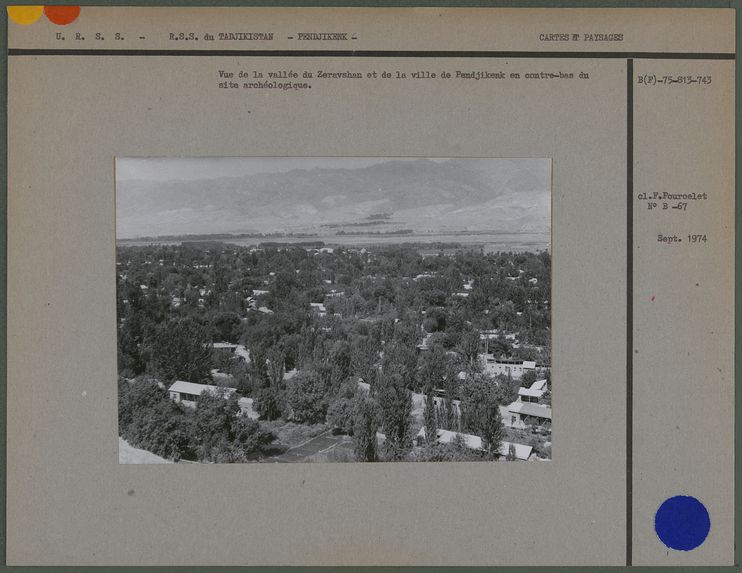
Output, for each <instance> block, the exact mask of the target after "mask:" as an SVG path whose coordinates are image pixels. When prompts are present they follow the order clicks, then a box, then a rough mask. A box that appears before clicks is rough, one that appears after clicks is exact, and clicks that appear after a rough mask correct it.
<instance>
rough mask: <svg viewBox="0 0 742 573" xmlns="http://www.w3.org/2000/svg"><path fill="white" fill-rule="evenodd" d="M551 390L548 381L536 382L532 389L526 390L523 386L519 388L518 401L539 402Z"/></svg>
mask: <svg viewBox="0 0 742 573" xmlns="http://www.w3.org/2000/svg"><path fill="white" fill-rule="evenodd" d="M548 389H549V386H548V384H547V383H546V380H536V381H535V382H534V383H533V384H531V386H530V388H524V387H523V386H521V387H520V388H518V401H519V402H538V401H539V400H540V399H541V397H542V396H543V395H544V394H546V391H547V390H548Z"/></svg>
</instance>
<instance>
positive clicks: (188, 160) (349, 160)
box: [116, 157, 445, 181]
mask: <svg viewBox="0 0 742 573" xmlns="http://www.w3.org/2000/svg"><path fill="white" fill-rule="evenodd" d="M415 159H420V158H419V157H413V158H398V157H119V158H117V159H116V180H117V181H126V180H132V179H144V180H148V181H168V180H173V179H181V180H184V181H191V180H197V179H212V178H215V177H240V176H243V175H253V174H255V173H278V172H281V171H291V170H292V169H312V168H313V167H322V168H324V169H333V168H343V169H353V168H356V167H368V166H369V165H374V164H376V163H384V162H386V161H413V160H415ZM427 159H431V161H445V159H439V160H437V159H435V158H427Z"/></svg>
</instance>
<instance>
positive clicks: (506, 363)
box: [480, 354, 536, 380]
mask: <svg viewBox="0 0 742 573" xmlns="http://www.w3.org/2000/svg"><path fill="white" fill-rule="evenodd" d="M480 360H482V367H483V368H484V371H485V373H486V374H489V375H490V376H497V375H498V374H504V375H505V376H508V375H510V376H511V377H512V378H513V379H514V380H520V378H521V377H522V376H523V374H525V373H526V372H530V371H534V372H535V371H536V363H535V362H534V361H532V360H507V359H497V358H495V357H494V356H493V355H492V354H482V355H480Z"/></svg>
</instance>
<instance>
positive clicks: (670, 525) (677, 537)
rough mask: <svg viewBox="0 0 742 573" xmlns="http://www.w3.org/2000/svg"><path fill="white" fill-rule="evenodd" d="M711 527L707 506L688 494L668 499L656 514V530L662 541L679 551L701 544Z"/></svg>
mask: <svg viewBox="0 0 742 573" xmlns="http://www.w3.org/2000/svg"><path fill="white" fill-rule="evenodd" d="M710 529H711V519H710V518H709V512H708V510H707V509H706V506H705V505H703V504H702V503H701V502H700V501H698V500H697V499H696V498H695V497H691V496H688V495H676V496H675V497H671V498H668V499H666V500H665V501H664V502H663V503H662V505H660V507H659V509H658V510H657V513H656V514H655V516H654V530H655V531H656V532H657V535H658V536H659V538H660V540H661V541H662V543H664V544H665V545H667V546H668V547H669V548H670V549H677V550H678V551H690V550H692V549H695V548H696V547H698V546H699V545H701V543H703V542H704V541H705V540H706V537H707V536H708V534H709V530H710Z"/></svg>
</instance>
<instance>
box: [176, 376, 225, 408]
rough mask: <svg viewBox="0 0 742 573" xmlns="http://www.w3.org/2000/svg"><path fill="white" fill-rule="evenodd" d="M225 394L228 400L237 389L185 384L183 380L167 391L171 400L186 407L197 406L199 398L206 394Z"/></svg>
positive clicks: (177, 381) (191, 383)
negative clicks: (220, 392)
mask: <svg viewBox="0 0 742 573" xmlns="http://www.w3.org/2000/svg"><path fill="white" fill-rule="evenodd" d="M207 391H208V392H219V391H222V392H224V396H225V397H226V398H228V397H229V396H231V395H232V394H234V393H235V392H237V389H236V388H225V387H221V386H212V385H211V384H194V383H193V382H184V381H183V380H176V381H175V382H173V384H172V385H171V386H170V388H168V389H167V392H168V395H169V396H170V399H171V400H173V401H175V402H179V403H182V404H184V405H186V406H195V405H196V402H197V401H198V398H199V396H201V395H202V394H203V393H204V392H207Z"/></svg>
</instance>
